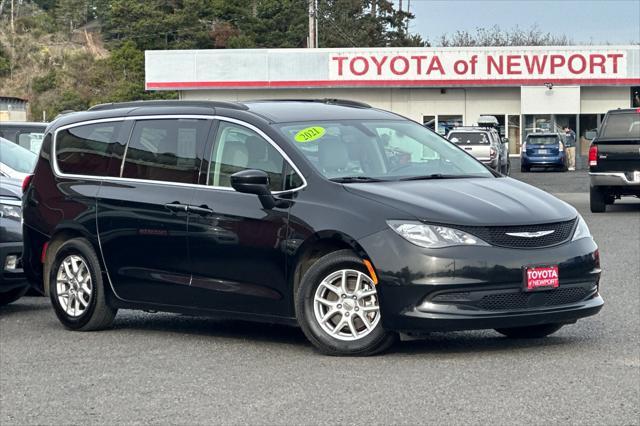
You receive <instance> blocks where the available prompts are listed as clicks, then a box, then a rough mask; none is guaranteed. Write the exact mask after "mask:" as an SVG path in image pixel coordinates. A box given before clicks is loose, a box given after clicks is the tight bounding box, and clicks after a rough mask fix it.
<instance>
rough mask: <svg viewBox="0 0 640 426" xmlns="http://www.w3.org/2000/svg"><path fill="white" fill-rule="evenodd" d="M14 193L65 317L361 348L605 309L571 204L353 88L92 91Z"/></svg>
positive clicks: (555, 325) (542, 327)
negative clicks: (174, 96)
mask: <svg viewBox="0 0 640 426" xmlns="http://www.w3.org/2000/svg"><path fill="white" fill-rule="evenodd" d="M25 188H26V192H25V194H24V200H23V203H24V240H25V253H24V262H25V269H26V272H27V274H28V275H29V277H30V279H31V280H32V281H33V282H34V283H38V282H43V283H44V291H45V292H46V293H48V294H49V295H50V297H51V301H52V304H53V307H54V309H55V312H56V314H57V316H58V318H59V319H60V321H61V322H62V323H63V324H64V325H65V326H66V327H68V328H70V329H74V330H94V329H100V328H104V327H107V326H108V325H109V324H110V323H111V322H112V320H113V318H114V316H115V315H116V311H117V309H120V308H125V309H146V310H160V311H171V312H180V313H187V314H212V315H222V316H226V317H233V318H245V319H253V320H258V321H267V322H279V323H286V324H299V325H300V326H301V327H302V330H303V331H304V333H305V334H306V336H307V337H308V338H309V340H310V341H311V342H312V343H313V344H314V345H316V346H317V347H318V348H319V349H320V350H321V351H323V352H325V353H329V354H348V355H355V354H360V355H364V354H372V353H376V352H379V351H382V350H384V349H385V348H387V347H388V346H389V345H391V344H392V342H393V341H394V340H395V339H396V337H397V335H398V333H399V332H406V333H411V334H416V333H423V332H425V331H431V330H465V329H486V328H495V329H497V330H498V331H500V332H501V333H503V334H505V335H507V336H515V337H541V336H545V335H548V334H550V333H553V332H554V331H556V330H558V329H559V328H560V327H561V326H562V325H564V324H569V323H573V322H575V321H576V320H577V319H579V318H582V317H586V316H589V315H594V314H595V313H597V312H598V311H599V310H600V308H601V307H602V305H603V301H602V298H601V297H600V296H599V294H598V285H599V277H600V265H599V256H598V250H597V246H596V244H595V242H594V241H593V239H592V237H591V235H590V233H589V229H588V228H587V226H586V224H585V222H584V221H583V219H582V218H581V217H580V215H579V214H578V213H577V212H576V210H575V209H574V208H572V207H571V206H569V205H568V204H566V203H564V202H562V201H560V200H558V199H556V198H554V197H553V196H551V195H549V194H547V193H546V192H543V191H541V190H539V189H536V188H534V187H531V186H529V185H526V184H524V183H522V182H519V181H517V180H513V179H510V178H507V177H502V176H500V175H499V174H498V173H496V172H493V171H491V170H489V169H488V168H487V167H485V166H484V165H483V164H482V163H480V162H478V161H477V160H475V159H474V158H473V157H472V156H471V155H469V154H467V153H466V152H465V151H464V150H462V149H460V148H459V147H457V146H456V145H454V144H452V143H450V142H449V141H447V140H446V139H444V138H442V137H440V136H439V135H437V134H435V133H433V132H432V131H429V130H427V129H425V128H424V127H423V126H421V125H419V124H418V123H415V122H412V121H409V120H407V119H405V118H403V117H400V116H398V115H395V114H392V113H389V112H386V111H382V110H378V109H374V108H371V107H369V106H367V105H365V104H360V103H356V102H348V101H339V100H299V101H292V100H289V101H255V102H244V103H223V102H186V101H165V102H157V101H154V102H144V103H140V102H138V103H127V104H116V105H101V106H97V107H94V108H92V109H91V110H89V111H87V112H80V113H74V114H70V115H68V116H64V117H61V118H59V119H57V120H56V121H55V122H54V123H53V124H52V125H51V126H50V128H49V129H48V131H47V133H46V135H45V138H44V143H43V146H42V151H41V153H40V158H39V160H38V163H37V165H36V170H35V175H34V176H33V177H32V178H30V179H29V180H28V181H27V182H26V184H25ZM541 207H543V208H541Z"/></svg>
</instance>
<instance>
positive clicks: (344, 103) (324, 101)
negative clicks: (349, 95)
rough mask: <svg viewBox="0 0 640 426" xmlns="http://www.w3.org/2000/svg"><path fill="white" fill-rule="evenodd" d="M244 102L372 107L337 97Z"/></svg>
mask: <svg viewBox="0 0 640 426" xmlns="http://www.w3.org/2000/svg"><path fill="white" fill-rule="evenodd" d="M243 102H315V103H320V104H327V105H340V106H346V107H354V108H371V105H369V104H365V103H364V102H359V101H352V100H349V99H335V98H318V99H314V98H307V99H304V98H279V99H252V100H250V101H243Z"/></svg>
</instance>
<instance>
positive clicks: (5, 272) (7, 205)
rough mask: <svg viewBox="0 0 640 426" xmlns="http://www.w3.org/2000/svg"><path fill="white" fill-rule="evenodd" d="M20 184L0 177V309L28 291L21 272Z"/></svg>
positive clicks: (26, 282) (20, 182)
mask: <svg viewBox="0 0 640 426" xmlns="http://www.w3.org/2000/svg"><path fill="white" fill-rule="evenodd" d="M21 185H22V181H19V180H15V179H10V178H7V177H6V176H5V177H0V268H1V269H0V306H3V305H6V304H8V303H11V302H14V301H16V300H18V299H19V298H20V297H22V296H23V295H24V294H25V293H26V292H27V290H28V289H29V283H28V281H27V279H26V277H25V275H24V273H23V270H22V224H21V223H20V221H21V219H22V205H21V204H22V202H21V197H22V189H21Z"/></svg>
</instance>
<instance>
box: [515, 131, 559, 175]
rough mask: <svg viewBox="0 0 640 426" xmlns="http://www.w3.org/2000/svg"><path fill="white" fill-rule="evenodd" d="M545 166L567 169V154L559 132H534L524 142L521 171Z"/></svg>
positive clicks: (521, 154)
mask: <svg viewBox="0 0 640 426" xmlns="http://www.w3.org/2000/svg"><path fill="white" fill-rule="evenodd" d="M531 167H545V168H550V167H551V168H555V169H560V170H562V171H563V172H565V171H567V156H566V152H565V149H564V142H563V139H562V136H560V135H559V134H558V133H532V134H529V135H527V139H526V140H525V142H524V143H523V144H522V151H521V152H520V171H522V172H528V171H529V170H531Z"/></svg>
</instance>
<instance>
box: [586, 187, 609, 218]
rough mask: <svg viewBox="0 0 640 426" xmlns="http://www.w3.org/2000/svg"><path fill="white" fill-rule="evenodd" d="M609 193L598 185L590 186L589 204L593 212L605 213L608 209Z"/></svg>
mask: <svg viewBox="0 0 640 426" xmlns="http://www.w3.org/2000/svg"><path fill="white" fill-rule="evenodd" d="M606 196H607V194H606V193H605V191H604V190H603V189H601V188H599V187H597V186H592V187H591V188H589V204H590V207H591V212H592V213H603V212H605V211H606V210H607V203H606Z"/></svg>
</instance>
